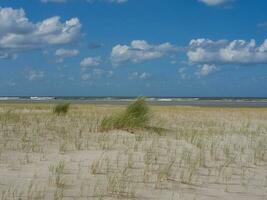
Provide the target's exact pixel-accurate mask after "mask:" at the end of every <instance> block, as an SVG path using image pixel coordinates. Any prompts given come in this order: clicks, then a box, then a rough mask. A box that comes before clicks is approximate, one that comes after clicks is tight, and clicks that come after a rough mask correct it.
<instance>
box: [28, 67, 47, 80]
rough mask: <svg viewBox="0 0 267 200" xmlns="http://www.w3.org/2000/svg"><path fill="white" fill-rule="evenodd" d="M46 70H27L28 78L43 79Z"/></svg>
mask: <svg viewBox="0 0 267 200" xmlns="http://www.w3.org/2000/svg"><path fill="white" fill-rule="evenodd" d="M44 75H45V73H44V71H40V70H29V71H27V72H26V78H27V79H28V80H29V81H36V80H41V79H43V78H44Z"/></svg>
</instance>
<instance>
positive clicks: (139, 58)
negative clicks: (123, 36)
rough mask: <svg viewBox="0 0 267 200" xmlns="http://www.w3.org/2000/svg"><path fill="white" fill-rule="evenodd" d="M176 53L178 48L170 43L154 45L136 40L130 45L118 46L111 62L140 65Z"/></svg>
mask: <svg viewBox="0 0 267 200" xmlns="http://www.w3.org/2000/svg"><path fill="white" fill-rule="evenodd" d="M174 51H176V47H175V46H173V45H172V44H170V43H168V42H166V43H163V44H160V45H152V44H149V43H148V42H146V41H145V40H134V41H132V42H131V44H130V45H121V44H118V45H116V46H114V47H113V49H112V52H111V61H112V63H113V64H115V65H118V64H121V63H123V62H128V61H130V62H133V63H140V62H143V61H146V60H153V59H157V58H161V57H163V56H165V55H167V54H168V53H170V52H174Z"/></svg>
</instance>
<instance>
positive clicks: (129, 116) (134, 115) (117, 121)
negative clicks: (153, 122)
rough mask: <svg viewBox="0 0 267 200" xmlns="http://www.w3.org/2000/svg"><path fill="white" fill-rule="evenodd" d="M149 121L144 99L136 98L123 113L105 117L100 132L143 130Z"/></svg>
mask: <svg viewBox="0 0 267 200" xmlns="http://www.w3.org/2000/svg"><path fill="white" fill-rule="evenodd" d="M150 119H151V113H150V111H149V108H148V105H147V103H146V101H145V98H138V99H137V100H136V101H135V102H133V103H131V104H130V105H129V106H128V107H127V109H126V110H125V111H124V112H122V113H118V114H113V115H111V116H108V117H105V118H104V119H103V120H102V122H101V130H102V131H108V130H112V129H121V130H128V131H131V130H135V129H144V128H147V127H148V126H149V122H150Z"/></svg>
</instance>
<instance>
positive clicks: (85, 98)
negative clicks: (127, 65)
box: [0, 96, 267, 102]
mask: <svg viewBox="0 0 267 200" xmlns="http://www.w3.org/2000/svg"><path fill="white" fill-rule="evenodd" d="M136 98H137V97H110V96H101V97H93V96H58V97H52V96H48V97H45V96H32V97H31V96H17V97H16V96H0V101H56V100H66V101H107V102H109V101H111V102H116V101H118V102H120V101H124V102H125V101H134V100H135V99H136ZM146 100H147V101H149V102H201V101H213V102H267V98H262V97H256V98H255V97H146Z"/></svg>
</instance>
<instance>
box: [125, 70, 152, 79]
mask: <svg viewBox="0 0 267 200" xmlns="http://www.w3.org/2000/svg"><path fill="white" fill-rule="evenodd" d="M150 77H151V75H150V74H149V73H147V72H142V73H138V72H133V73H132V74H130V76H129V79H131V80H147V79H149V78H150Z"/></svg>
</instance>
